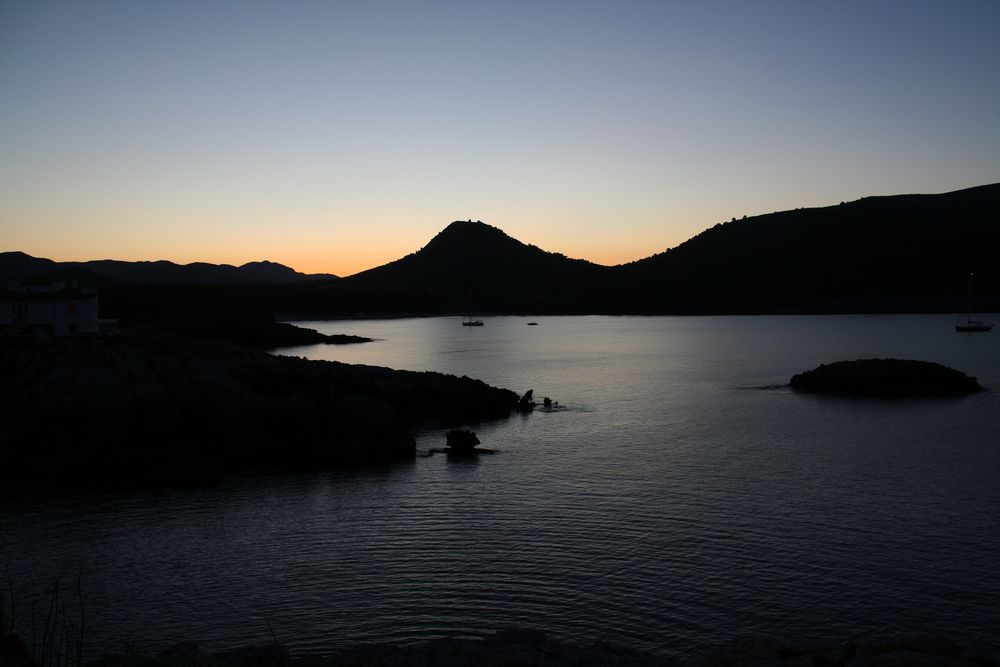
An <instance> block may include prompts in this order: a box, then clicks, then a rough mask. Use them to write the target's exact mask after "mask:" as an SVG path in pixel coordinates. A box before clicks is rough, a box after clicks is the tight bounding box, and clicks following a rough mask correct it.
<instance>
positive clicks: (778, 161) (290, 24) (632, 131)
mask: <svg viewBox="0 0 1000 667" xmlns="http://www.w3.org/2000/svg"><path fill="white" fill-rule="evenodd" d="M998 33H1000V2H997V1H996V0H955V1H952V2H940V1H939V0H935V1H933V2H925V1H923V0H906V1H898V2H891V1H883V0H865V1H855V0H843V1H838V2H819V1H815V2H814V1H809V0H806V1H803V0H795V1H788V2H779V1H767V0H759V1H750V0H742V1H738V2H713V1H711V0H702V1H697V2H694V1H692V2H671V1H668V0H661V1H659V2H645V1H641V2H640V1H636V2H630V1H628V0H614V1H611V0H608V1H606V2H592V1H588V0H575V1H573V2H550V1H547V0H532V1H530V2H520V1H519V0H504V1H502V2H500V1H497V2H475V1H473V0H464V1H462V2H437V1H435V0H425V1H422V2H417V1H415V0H411V1H407V2H389V1H380V0H371V1H366V2H351V1H346V0H345V1H338V0H324V1H322V2H311V1H304V0H289V1H285V2H278V1H274V2H257V1H254V0H240V1H235V0H234V1H232V2H214V1H212V0H197V1H187V0H169V1H168V0H163V1H159V2H158V1H154V0H125V1H120V2H113V1H102V0H72V1H68V2H50V1H48V0H0V251H2V250H21V251H24V252H27V253H29V254H31V255H35V256H40V257H48V258H50V259H55V260H59V261H67V260H88V259H101V258H113V259H123V260H153V259H168V260H172V261H175V262H180V263H187V262H192V261H208V262H214V263H229V264H237V265H238V264H242V263H245V262H248V261H255V260H263V259H268V260H271V261H276V262H281V263H282V264H286V265H289V266H292V267H294V268H296V269H298V270H300V271H305V272H310V273H312V272H327V273H335V274H337V275H350V274H352V273H355V272H357V271H361V270H364V269H366V268H371V267H374V266H378V265H380V264H384V263H386V262H388V261H391V260H393V259H397V258H399V257H401V256H403V255H405V254H407V253H410V252H414V251H416V250H417V249H419V248H420V247H422V246H423V245H424V244H426V243H427V241H429V240H430V239H431V238H432V237H433V236H434V235H435V234H436V233H437V232H439V231H440V230H441V229H443V228H444V227H445V226H446V225H447V224H448V223H449V222H451V221H452V220H459V219H461V220H466V219H473V220H482V221H483V222H487V223H489V224H492V225H494V226H496V227H499V228H501V229H503V230H504V231H505V232H507V233H508V234H510V235H511V236H514V237H515V238H518V239H520V240H522V241H524V242H526V243H532V244H535V245H537V246H539V247H542V248H544V249H546V250H551V251H556V252H562V253H564V254H566V255H569V256H571V257H580V258H584V259H589V260H591V261H595V262H598V263H602V264H618V263H622V262H627V261H632V260H636V259H641V258H643V257H647V256H649V255H651V254H653V253H656V252H662V251H663V250H665V249H666V248H669V247H673V246H676V245H678V244H679V243H681V242H683V241H684V240H686V239H688V238H690V237H691V236H693V235H695V234H697V233H698V232H700V231H702V230H704V229H706V228H708V227H711V226H712V225H714V224H716V223H718V222H722V221H725V220H729V219H730V218H732V217H742V216H743V215H755V214H760V213H770V212H772V211H776V210H785V209H791V208H798V207H804V206H825V205H831V204H837V203H839V202H841V201H845V200H853V199H858V198H859V197H863V196H869V195H881V194H899V193H910V192H928V193H933V192H947V191H951V190H956V189H961V188H965V187H972V186H975V185H983V184H986V183H995V182H998V181H1000V39H997V34H998Z"/></svg>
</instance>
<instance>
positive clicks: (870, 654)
mask: <svg viewBox="0 0 1000 667" xmlns="http://www.w3.org/2000/svg"><path fill="white" fill-rule="evenodd" d="M81 663H82V664H83V665H88V666H89V667H135V666H137V665H139V666H144V667H370V666H377V667H390V666H391V667H478V666H486V667H490V666H495V667H500V666H503V667H538V666H545V667H597V666H601V667H603V666H608V667H612V666H613V667H736V666H739V667H779V666H781V667H809V666H817V667H823V666H829V667H903V666H916V667H977V666H978V667H997V666H998V665H1000V655H998V653H997V652H996V650H995V649H994V648H988V647H966V646H962V645H960V644H958V643H957V642H955V641H953V640H951V639H949V638H948V637H945V636H941V635H935V634H927V633H913V634H909V635H904V636H898V637H892V638H882V639H860V640H848V641H843V640H841V641H794V640H791V641H789V640H780V639H775V638H772V637H744V638H739V639H735V640H732V641H729V642H726V643H723V644H720V645H718V646H717V647H716V648H714V649H711V650H709V651H708V652H706V653H705V654H703V655H701V656H698V657H695V658H693V659H690V660H675V659H670V658H665V657H662V656H656V655H651V654H647V653H641V652H638V651H634V650H632V649H630V648H628V647H624V646H619V645H615V644H610V643H607V642H604V641H594V642H591V643H589V644H577V643H572V642H561V641H555V640H552V639H549V637H548V635H547V634H546V633H545V632H543V631H541V630H534V629H525V628H510V629H506V630H500V631H498V632H495V633H493V634H491V635H487V636H485V637H481V638H476V639H469V638H451V637H449V638H442V639H432V640H428V641H422V642H416V643H408V644H391V643H385V644H369V645H362V646H357V647H354V648H350V649H347V650H344V651H341V652H339V653H336V654H333V655H329V656H315V655H296V654H294V653H293V652H290V651H289V650H288V649H287V648H286V647H285V646H283V645H282V644H280V643H279V642H278V641H277V640H275V641H272V642H268V643H264V644H260V645H256V646H248V647H245V648H242V649H239V650H236V651H230V652H224V653H208V652H205V651H202V650H201V649H200V647H199V646H198V644H197V643H196V642H192V641H186V642H181V643H179V644H176V645H174V646H171V647H170V648H168V649H166V650H164V651H162V652H160V653H159V654H157V655H155V656H142V655H136V654H134V653H133V654H128V655H122V654H114V655H105V656H102V657H100V658H98V659H95V660H83V661H81ZM0 664H3V665H4V667H8V666H9V667H36V666H37V665H39V664H40V663H39V662H38V660H37V659H36V658H34V657H33V656H32V655H31V654H30V652H29V651H28V650H27V647H26V646H25V645H24V643H23V642H21V641H20V640H19V639H18V638H17V637H16V636H15V635H10V636H8V637H0ZM74 664H75V663H74Z"/></svg>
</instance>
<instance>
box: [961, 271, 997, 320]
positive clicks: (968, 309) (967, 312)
mask: <svg viewBox="0 0 1000 667" xmlns="http://www.w3.org/2000/svg"><path fill="white" fill-rule="evenodd" d="M992 330H993V325H992V324H989V323H987V322H981V321H979V320H974V319H972V274H971V273H970V274H969V299H968V302H967V304H966V309H965V322H962V321H961V319H959V321H957V322H956V323H955V331H957V332H959V333H977V332H983V331H992Z"/></svg>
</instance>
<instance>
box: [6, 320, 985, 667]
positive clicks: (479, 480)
mask: <svg viewBox="0 0 1000 667" xmlns="http://www.w3.org/2000/svg"><path fill="white" fill-rule="evenodd" d="M532 320H533V321H537V322H539V326H537V327H527V326H525V325H526V322H527V321H528V319H527V318H519V317H503V318H488V319H487V325H486V326H485V327H482V328H470V327H462V326H460V320H459V319H458V318H430V319H406V320H380V321H349V322H347V321H342V322H322V323H304V325H305V326H314V327H315V328H318V329H320V330H322V331H325V332H329V333H349V334H358V335H367V336H372V337H376V338H379V339H381V340H379V341H378V342H375V343H370V344H365V345H357V346H316V347H310V348H297V349H292V350H285V351H284V352H285V353H288V354H295V355H303V356H309V357H311V358H328V359H339V360H343V361H348V362H352V363H369V364H377V365H385V366H390V367H396V368H409V369H414V370H439V371H444V372H448V373H455V374H458V375H463V374H464V375H470V376H472V377H478V378H481V379H483V380H485V381H487V382H489V383H491V384H495V385H499V386H505V387H508V388H511V389H514V390H515V391H518V392H521V391H524V390H526V389H529V388H531V389H534V390H535V394H536V397H539V398H540V397H541V396H551V397H552V398H553V399H554V400H557V401H559V402H560V404H561V405H563V406H565V409H564V410H561V411H556V412H551V413H540V412H536V413H535V414H532V415H530V416H515V417H512V418H511V419H510V420H507V421H503V422H495V423H490V424H480V425H476V426H475V428H476V430H477V432H478V434H479V436H480V439H481V440H482V441H483V443H484V446H486V447H490V448H493V449H497V450H499V451H498V453H497V454H496V455H493V456H489V457H483V458H481V459H479V460H471V461H449V460H448V459H446V458H445V457H442V456H433V457H429V458H418V459H417V460H416V461H415V462H413V463H404V464H398V465H391V466H376V467H370V468H362V469H357V470H350V471H333V472H322V473H315V474H312V475H275V476H273V477H268V478H265V479H234V480H230V481H228V482H226V483H224V484H222V485H219V486H215V487H211V488H207V489H198V490H176V491H166V492H161V493H157V494H154V495H131V496H127V497H120V496H116V495H111V494H108V495H103V496H102V495H94V494H91V495H87V496H85V497H57V498H48V499H36V500H33V501H30V502H29V501H24V502H23V503H21V504H18V505H16V506H3V507H0V525H2V526H3V530H2V531H0V548H2V553H3V554H4V559H5V560H4V562H3V564H4V565H5V566H6V568H7V571H9V572H10V574H11V575H12V576H13V577H14V578H15V580H16V582H17V587H18V590H19V595H21V596H23V597H24V600H25V601H26V600H28V599H30V597H31V596H32V594H33V591H39V590H41V589H42V588H43V586H44V584H45V583H46V582H47V581H49V580H50V579H51V578H53V577H54V576H55V575H57V574H59V573H60V572H64V571H65V572H68V573H74V572H76V570H77V568H82V572H83V586H84V591H85V598H86V599H87V601H88V607H90V609H89V610H88V623H89V624H90V625H91V628H92V631H91V637H90V640H91V641H92V642H93V644H94V645H95V648H98V647H99V648H106V649H107V648H117V647H118V645H119V642H122V641H127V642H129V643H131V644H134V645H136V646H140V647H150V648H162V647H163V646H166V645H168V644H170V643H173V642H176V641H180V640H182V639H202V640H206V641H207V644H208V646H209V647H214V648H223V647H226V646H232V645H238V644H243V643H248V642H254V641H266V640H267V639H268V638H269V632H268V630H267V623H270V624H271V625H272V626H273V627H274V629H275V631H276V633H277V634H278V636H279V637H281V638H282V639H284V640H287V641H288V642H289V643H290V644H291V645H292V646H293V647H294V648H296V649H300V650H304V651H312V652H328V651H330V650H332V649H335V648H338V647H341V646H344V645H347V644H353V643H358V642H367V641H385V640H393V641H406V640H412V639H421V638H429V637H434V636H441V635H446V634H477V633H482V632H487V631H490V630H494V629H497V628H500V627H503V626H508V625H526V626H533V627H539V628H543V629H547V630H549V631H550V633H551V634H552V635H554V636H555V637H557V638H567V639H581V640H583V639H586V640H589V639H595V638H604V639H607V640H610V641H614V642H622V643H628V644H631V645H633V646H635V647H636V648H639V649H644V650H650V651H656V652H661V653H665V654H668V655H683V654H688V655H690V654H691V653H692V652H694V651H697V650H699V649H700V648H703V647H704V646H706V645H710V644H712V643H714V642H717V641H720V640H724V639H727V638H731V637H733V636H736V635H742V634H748V633H769V634H777V635H783V636H817V637H846V636H851V635H859V634H861V635H873V634H879V633H883V632H903V631H909V630H916V629H938V630H942V631H944V632H947V633H949V634H951V635H953V636H956V637H958V638H960V639H977V638H990V637H995V633H996V630H997V628H998V627H1000V573H997V571H996V568H995V562H994V561H995V553H996V551H997V547H998V546H1000V537H998V535H1000V530H998V529H1000V484H998V483H997V479H998V473H1000V448H998V447H997V445H996V443H997V442H998V439H997V436H996V423H997V422H996V415H997V414H998V407H1000V399H998V395H1000V394H998V393H997V392H987V393H984V394H980V395H976V396H973V397H969V398H964V399H955V400H943V401H930V400H922V401H884V400H881V401H880V400H861V399H846V398H833V399H831V398H820V397H814V396H804V395H798V394H794V393H792V392H790V391H788V390H787V389H761V388H762V387H773V386H775V385H781V384H784V383H787V381H788V378H789V377H790V376H791V375H792V374H793V373H795V372H798V371H801V370H805V369H808V368H812V367H814V366H816V365H818V364H819V363H823V362H828V361H834V360H838V359H849V358H858V357H876V356H894V357H905V358H916V359H925V360H930V361H938V362H941V363H945V364H947V365H950V366H954V367H956V368H959V369H961V370H963V371H966V372H969V373H970V374H973V375H977V376H979V378H980V380H981V382H982V383H983V384H984V385H986V386H991V387H994V388H1000V341H997V340H996V339H995V336H993V335H991V334H984V335H979V336H976V335H958V334H955V333H954V332H953V331H952V330H951V321H950V318H948V317H941V316H872V317H846V316H845V317H840V316H825V317H744V318H740V317H710V318H612V317H566V318H537V317H536V318H532ZM441 441H442V437H441V433H440V432H433V433H428V434H424V435H422V436H421V437H420V438H419V439H418V447H419V448H421V449H423V450H426V449H429V448H430V447H435V446H440V445H441V444H442V442H441ZM26 604H27V603H26V602H25V604H22V609H24V608H25V606H26Z"/></svg>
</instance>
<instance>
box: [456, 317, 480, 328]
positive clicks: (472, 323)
mask: <svg viewBox="0 0 1000 667" xmlns="http://www.w3.org/2000/svg"><path fill="white" fill-rule="evenodd" d="M484 324H485V322H483V321H482V320H475V319H473V318H472V315H466V316H465V319H464V320H462V326H463V327H481V326H483V325H484Z"/></svg>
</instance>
